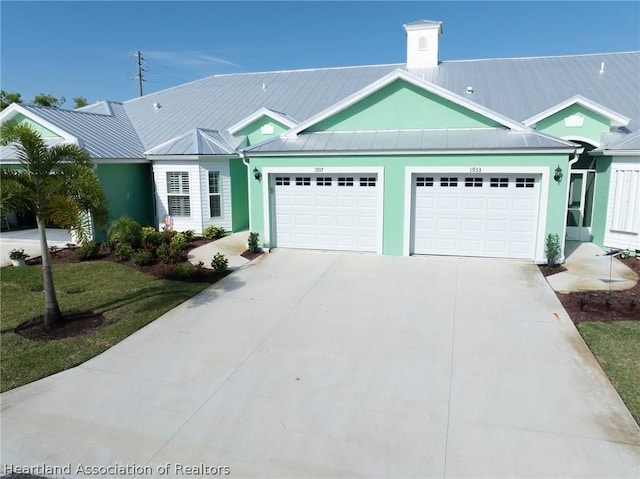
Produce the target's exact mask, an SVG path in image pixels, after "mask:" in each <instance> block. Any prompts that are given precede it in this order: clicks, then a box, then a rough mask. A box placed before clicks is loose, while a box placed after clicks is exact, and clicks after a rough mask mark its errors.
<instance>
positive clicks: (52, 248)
mask: <svg viewBox="0 0 640 479" xmlns="http://www.w3.org/2000/svg"><path fill="white" fill-rule="evenodd" d="M60 251H62V248H59V247H58V246H56V245H51V246H49V254H50V255H51V256H52V257H54V256H57V255H58V253H59V252H60Z"/></svg>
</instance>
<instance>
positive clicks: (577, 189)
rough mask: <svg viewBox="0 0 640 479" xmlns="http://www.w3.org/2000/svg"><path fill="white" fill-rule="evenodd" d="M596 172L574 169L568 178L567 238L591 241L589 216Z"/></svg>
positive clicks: (591, 211) (591, 214)
mask: <svg viewBox="0 0 640 479" xmlns="http://www.w3.org/2000/svg"><path fill="white" fill-rule="evenodd" d="M595 180H596V172H595V171H594V170H574V171H572V172H571V176H570V178H569V203H568V205H567V239H568V240H571V241H591V239H592V237H591V217H592V216H593V193H594V189H595Z"/></svg>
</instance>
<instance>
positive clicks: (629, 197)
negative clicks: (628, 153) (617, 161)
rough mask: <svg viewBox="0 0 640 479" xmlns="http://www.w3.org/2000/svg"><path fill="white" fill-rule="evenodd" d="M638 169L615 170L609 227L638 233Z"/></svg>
mask: <svg viewBox="0 0 640 479" xmlns="http://www.w3.org/2000/svg"><path fill="white" fill-rule="evenodd" d="M639 177H640V171H638V170H616V175H615V178H616V189H615V196H614V204H613V218H612V222H611V229H612V230H614V231H620V232H623V233H636V234H638V233H640V211H637V209H636V208H637V204H638V201H637V198H638V193H639V187H640V178H639Z"/></svg>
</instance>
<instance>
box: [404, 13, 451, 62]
mask: <svg viewBox="0 0 640 479" xmlns="http://www.w3.org/2000/svg"><path fill="white" fill-rule="evenodd" d="M404 29H405V31H406V32H407V70H418V69H422V68H433V67H437V66H438V40H439V38H440V35H441V34H442V22H433V21H431V20H420V21H417V22H412V23H407V24H405V25H404Z"/></svg>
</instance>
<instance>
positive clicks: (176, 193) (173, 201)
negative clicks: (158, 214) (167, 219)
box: [167, 171, 191, 216]
mask: <svg viewBox="0 0 640 479" xmlns="http://www.w3.org/2000/svg"><path fill="white" fill-rule="evenodd" d="M167 203H168V205H169V215H171V216H191V202H190V199H189V173H188V172H186V171H167Z"/></svg>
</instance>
